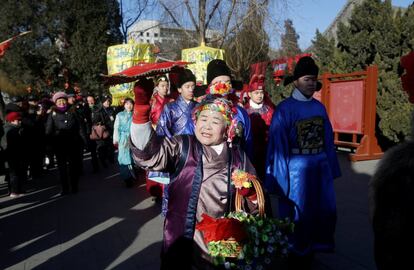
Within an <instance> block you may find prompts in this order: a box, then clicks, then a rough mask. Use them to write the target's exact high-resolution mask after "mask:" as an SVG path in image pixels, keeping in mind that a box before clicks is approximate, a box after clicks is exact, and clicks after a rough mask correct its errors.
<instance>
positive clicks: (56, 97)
mask: <svg viewBox="0 0 414 270" xmlns="http://www.w3.org/2000/svg"><path fill="white" fill-rule="evenodd" d="M60 98H64V99H66V100H67V99H68V95H66V93H65V92H61V91H60V92H56V93H55V94H54V95H53V97H52V101H53V103H56V101H57V100H58V99H60Z"/></svg>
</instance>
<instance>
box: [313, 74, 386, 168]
mask: <svg viewBox="0 0 414 270" xmlns="http://www.w3.org/2000/svg"><path fill="white" fill-rule="evenodd" d="M319 79H320V80H321V81H322V84H323V88H322V90H321V91H320V92H317V94H316V95H315V98H317V99H319V100H320V101H321V102H322V103H323V104H324V105H325V107H326V110H327V112H328V115H329V119H330V121H331V123H332V127H333V130H334V139H335V145H336V146H341V147H346V148H350V149H353V150H354V153H351V154H350V159H351V160H352V161H360V160H371V159H379V158H381V156H382V155H383V152H382V150H381V148H380V147H379V146H378V142H377V138H376V136H375V124H376V122H375V120H376V99H377V80H378V68H377V66H370V67H368V68H367V70H365V71H359V72H353V73H349V74H329V73H325V74H323V75H322V76H321V77H320V78H319Z"/></svg>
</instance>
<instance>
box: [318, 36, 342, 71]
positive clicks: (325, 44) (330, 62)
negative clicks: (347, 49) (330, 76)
mask: <svg viewBox="0 0 414 270" xmlns="http://www.w3.org/2000/svg"><path fill="white" fill-rule="evenodd" d="M312 44H313V45H312V51H311V52H312V54H313V56H314V58H315V60H316V62H317V64H318V66H319V67H320V70H321V73H324V72H329V73H341V72H343V70H344V67H343V64H340V62H341V61H340V55H341V54H340V52H339V50H338V49H337V48H336V46H335V40H334V39H333V38H331V39H329V38H327V37H325V36H324V35H322V34H321V33H320V32H319V30H316V33H315V38H314V39H313V40H312Z"/></svg>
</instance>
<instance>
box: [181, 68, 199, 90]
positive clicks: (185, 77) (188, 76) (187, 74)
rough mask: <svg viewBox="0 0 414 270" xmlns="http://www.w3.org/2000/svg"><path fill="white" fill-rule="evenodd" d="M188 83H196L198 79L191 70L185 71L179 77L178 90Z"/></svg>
mask: <svg viewBox="0 0 414 270" xmlns="http://www.w3.org/2000/svg"><path fill="white" fill-rule="evenodd" d="M187 82H194V83H195V82H196V77H195V76H194V74H193V72H192V71H191V70H189V69H186V68H185V69H183V70H182V71H181V72H180V74H179V75H178V84H177V88H181V86H183V84H185V83H187Z"/></svg>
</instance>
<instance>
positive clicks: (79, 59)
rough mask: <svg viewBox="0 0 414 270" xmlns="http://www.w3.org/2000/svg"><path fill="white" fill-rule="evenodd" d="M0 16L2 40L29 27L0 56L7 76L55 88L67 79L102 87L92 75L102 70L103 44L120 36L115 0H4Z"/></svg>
mask: <svg viewBox="0 0 414 270" xmlns="http://www.w3.org/2000/svg"><path fill="white" fill-rule="evenodd" d="M0 17H1V18H2V20H0V38H1V39H2V40H4V39H7V38H8V37H10V36H13V35H15V34H17V33H19V32H22V31H25V30H32V33H31V34H29V35H27V36H25V37H23V38H21V39H17V40H16V41H15V42H13V44H12V48H10V49H9V50H8V51H7V52H6V55H5V56H4V57H3V58H2V59H1V60H0V70H2V71H3V72H4V73H5V74H7V76H8V77H10V78H11V79H12V80H16V81H21V82H22V83H25V84H29V85H31V86H32V87H33V88H35V89H37V90H45V89H47V88H54V89H53V90H58V89H63V84H64V82H65V81H66V80H68V79H69V81H70V82H74V81H77V82H79V83H80V85H81V86H84V87H87V88H88V89H89V90H92V91H101V90H102V86H101V83H100V81H101V80H100V78H99V77H98V76H99V73H106V49H107V47H108V46H109V45H113V44H116V43H118V42H119V41H120V40H121V34H120V31H119V23H120V15H119V11H118V3H117V1H113V0H112V1H110V0H104V1H98V0H94V1H80V0H39V1H29V0H22V1H19V3H18V4H16V2H15V1H11V0H8V1H5V2H4V3H2V9H1V10H0Z"/></svg>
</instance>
